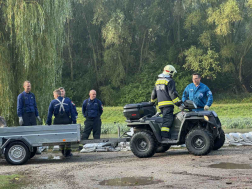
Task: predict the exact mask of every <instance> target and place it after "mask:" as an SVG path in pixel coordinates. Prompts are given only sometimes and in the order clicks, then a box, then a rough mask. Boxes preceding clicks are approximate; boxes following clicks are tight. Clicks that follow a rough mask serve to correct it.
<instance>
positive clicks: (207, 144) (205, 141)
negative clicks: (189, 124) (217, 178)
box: [186, 129, 214, 156]
mask: <svg viewBox="0 0 252 189" xmlns="http://www.w3.org/2000/svg"><path fill="white" fill-rule="evenodd" d="M213 145H214V142H213V135H212V134H211V133H210V132H209V131H208V130H206V129H193V130H192V131H190V132H189V133H188V134H187V136H186V147H187V149H188V151H189V152H190V153H191V154H194V155H196V156H201V155H206V154H208V153H209V152H210V151H211V150H212V149H213Z"/></svg>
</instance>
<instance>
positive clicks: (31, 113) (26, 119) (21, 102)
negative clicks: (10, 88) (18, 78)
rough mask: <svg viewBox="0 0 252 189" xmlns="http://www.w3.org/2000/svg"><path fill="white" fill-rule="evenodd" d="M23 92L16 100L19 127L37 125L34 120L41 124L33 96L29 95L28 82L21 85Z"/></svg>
mask: <svg viewBox="0 0 252 189" xmlns="http://www.w3.org/2000/svg"><path fill="white" fill-rule="evenodd" d="M23 87H24V91H23V92H22V93H20V94H19V95H18V98H17V114H18V118H19V125H20V126H31V125H37V122H36V118H37V119H38V121H39V122H40V123H41V119H40V117H39V113H38V108H37V103H36V99H35V95H34V94H33V93H31V83H30V81H25V82H24V84H23Z"/></svg>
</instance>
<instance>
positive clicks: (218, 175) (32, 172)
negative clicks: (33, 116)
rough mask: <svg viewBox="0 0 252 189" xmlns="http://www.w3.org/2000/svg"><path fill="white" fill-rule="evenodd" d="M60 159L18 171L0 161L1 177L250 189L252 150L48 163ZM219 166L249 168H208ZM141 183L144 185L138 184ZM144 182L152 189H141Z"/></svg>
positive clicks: (45, 182)
mask: <svg viewBox="0 0 252 189" xmlns="http://www.w3.org/2000/svg"><path fill="white" fill-rule="evenodd" d="M59 155H60V154H59V153H56V154H55V153H53V154H50V153H43V154H42V155H40V156H36V157H35V158H34V159H31V160H30V161H28V163H27V164H26V165H22V166H10V165H8V164H7V163H6V161H5V160H0V174H14V173H21V174H24V175H26V178H28V179H29V183H30V184H29V185H28V186H27V187H26V188H61V189H64V188H74V189H77V188H82V189H83V188H111V187H112V186H106V185H100V184H104V182H105V181H104V180H108V179H116V178H122V184H124V185H129V183H130V182H132V183H131V184H133V185H134V186H124V187H122V186H113V188H132V187H133V188H252V146H251V147H249V146H248V147H223V148H222V149H220V150H219V151H213V152H211V153H210V154H209V155H208V156H202V157H201V156H193V155H190V154H188V151H187V149H186V148H182V149H171V150H169V151H168V152H166V153H162V154H155V155H154V157H152V158H148V159H139V158H137V157H135V156H134V155H133V154H132V153H131V152H98V153H86V154H82V153H78V152H76V153H74V157H72V158H71V159H50V158H53V157H55V156H56V158H58V156H59ZM48 157H49V159H48ZM221 162H225V163H234V164H230V165H224V166H229V168H231V167H232V168H236V166H241V165H236V164H248V165H245V166H243V167H240V168H245V169H220V168H210V167H209V166H210V165H212V164H219V163H221ZM249 166H251V167H250V169H248V168H249ZM125 177H129V178H125ZM139 177H141V178H139ZM147 177H150V178H147ZM124 178H125V179H130V181H129V180H123V179H124ZM134 178H135V180H134ZM141 179H146V181H143V183H142V180H141ZM102 181H103V182H102ZM148 182H151V183H153V184H150V185H141V184H147V183H148ZM115 183H118V182H117V181H116V182H114V183H113V184H115Z"/></svg>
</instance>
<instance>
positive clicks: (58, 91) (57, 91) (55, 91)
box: [53, 89, 61, 96]
mask: <svg viewBox="0 0 252 189" xmlns="http://www.w3.org/2000/svg"><path fill="white" fill-rule="evenodd" d="M53 93H57V95H59V96H61V92H60V90H59V89H56V90H54V91H53Z"/></svg>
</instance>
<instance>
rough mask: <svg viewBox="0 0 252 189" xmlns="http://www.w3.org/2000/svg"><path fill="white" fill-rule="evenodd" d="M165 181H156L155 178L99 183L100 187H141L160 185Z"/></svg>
mask: <svg viewBox="0 0 252 189" xmlns="http://www.w3.org/2000/svg"><path fill="white" fill-rule="evenodd" d="M161 182H163V181H161V180H154V178H153V177H123V178H115V179H110V180H104V181H101V182H100V183H99V185H108V186H140V185H151V184H158V183H161Z"/></svg>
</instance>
